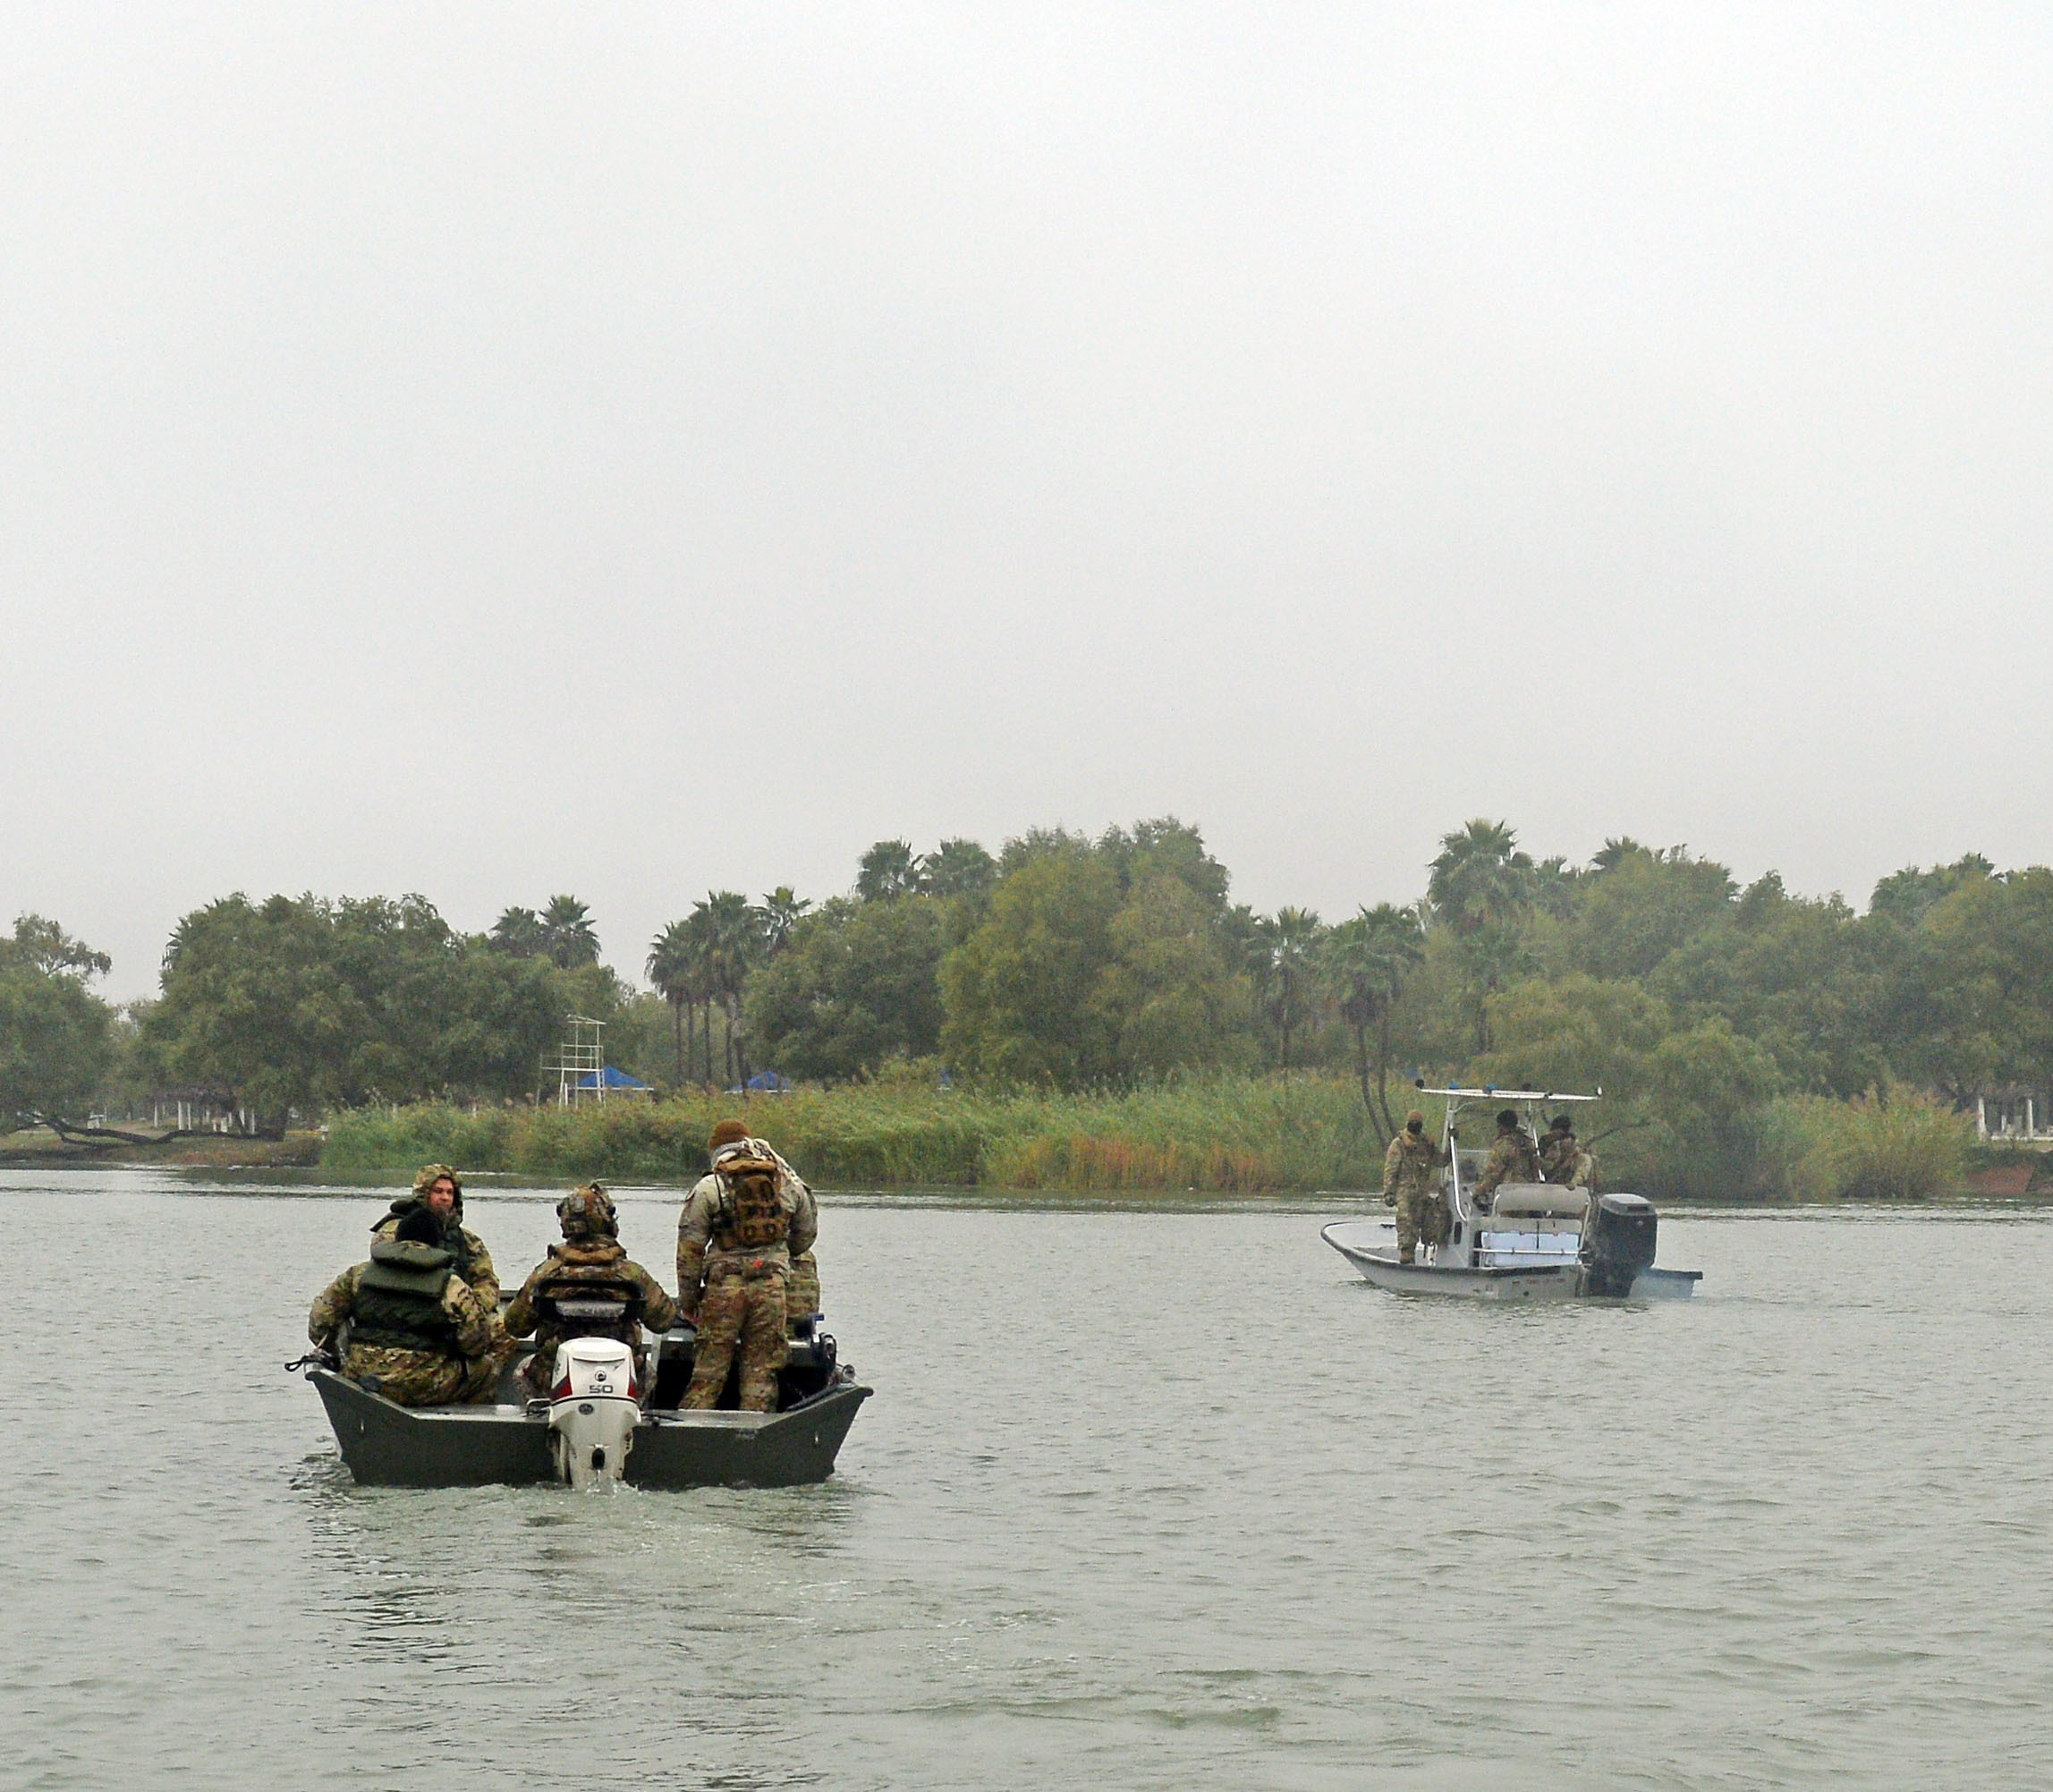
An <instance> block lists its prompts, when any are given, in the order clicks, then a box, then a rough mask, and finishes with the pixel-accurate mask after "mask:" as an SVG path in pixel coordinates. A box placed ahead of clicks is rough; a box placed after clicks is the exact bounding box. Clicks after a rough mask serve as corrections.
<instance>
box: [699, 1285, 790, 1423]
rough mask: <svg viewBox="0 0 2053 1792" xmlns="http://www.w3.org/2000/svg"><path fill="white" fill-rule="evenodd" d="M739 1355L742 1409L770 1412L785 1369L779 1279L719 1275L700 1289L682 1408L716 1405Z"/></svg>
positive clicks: (782, 1291) (783, 1305)
mask: <svg viewBox="0 0 2053 1792" xmlns="http://www.w3.org/2000/svg"><path fill="white" fill-rule="evenodd" d="M737 1344H739V1345H740V1346H741V1351H742V1411H743V1412H744V1413H769V1412H774V1411H776V1404H777V1371H778V1370H780V1369H782V1368H783V1367H784V1366H785V1278H783V1277H782V1276H779V1275H770V1276H762V1277H759V1278H752V1279H751V1278H746V1277H742V1276H723V1277H722V1278H720V1279H719V1280H718V1281H717V1282H708V1283H707V1285H706V1297H705V1298H704V1299H703V1300H702V1301H700V1303H699V1344H698V1353H697V1356H696V1358H695V1360H694V1361H693V1363H692V1364H691V1387H690V1388H688V1389H686V1390H685V1393H684V1404H685V1406H688V1407H690V1406H696V1407H700V1408H701V1409H703V1408H707V1407H710V1406H716V1405H717V1404H718V1402H719V1398H720V1390H721V1389H723V1388H725V1386H726V1385H727V1368H728V1365H729V1364H730V1363H732V1362H733V1361H734V1347H735V1346H736V1345H737Z"/></svg>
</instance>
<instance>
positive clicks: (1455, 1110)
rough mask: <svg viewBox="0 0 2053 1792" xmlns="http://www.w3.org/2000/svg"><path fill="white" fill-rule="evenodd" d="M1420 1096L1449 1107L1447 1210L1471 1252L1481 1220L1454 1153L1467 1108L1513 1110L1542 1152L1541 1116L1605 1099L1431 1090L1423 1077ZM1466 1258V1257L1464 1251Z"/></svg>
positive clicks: (1444, 1122)
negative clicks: (1568, 1104) (1481, 1106)
mask: <svg viewBox="0 0 2053 1792" xmlns="http://www.w3.org/2000/svg"><path fill="white" fill-rule="evenodd" d="M1412 1087H1413V1088H1414V1089H1416V1090H1417V1091H1419V1093H1420V1094H1421V1095H1438V1097H1440V1099H1441V1100H1444V1101H1445V1102H1446V1111H1445V1113H1444V1114H1443V1115H1442V1117H1441V1120H1440V1143H1441V1145H1442V1146H1443V1147H1444V1148H1445V1149H1446V1154H1447V1208H1448V1210H1449V1212H1450V1213H1451V1215H1452V1216H1453V1219H1454V1220H1455V1225H1456V1226H1457V1227H1459V1228H1460V1232H1459V1234H1458V1235H1457V1237H1458V1240H1459V1244H1461V1245H1463V1246H1465V1247H1466V1248H1467V1249H1470V1250H1472V1249H1473V1244H1474V1240H1473V1228H1474V1227H1475V1224H1476V1221H1477V1219H1478V1218H1479V1216H1478V1215H1477V1214H1476V1213H1475V1212H1474V1211H1473V1210H1472V1204H1471V1202H1469V1200H1468V1192H1467V1190H1466V1189H1465V1188H1463V1185H1462V1158H1461V1153H1460V1152H1459V1151H1456V1150H1455V1121H1456V1119H1458V1118H1459V1117H1460V1116H1461V1114H1462V1112H1463V1109H1464V1108H1472V1107H1475V1106H1476V1105H1477V1104H1478V1103H1487V1104H1489V1106H1490V1107H1492V1108H1512V1109H1513V1110H1514V1111H1515V1112H1516V1113H1517V1115H1518V1117H1519V1124H1520V1125H1521V1126H1522V1128H1523V1130H1524V1133H1525V1135H1526V1137H1527V1138H1528V1139H1530V1140H1531V1142H1532V1147H1533V1149H1534V1151H1538V1150H1539V1149H1540V1114H1541V1113H1542V1111H1543V1110H1545V1109H1547V1108H1554V1107H1558V1106H1560V1105H1561V1104H1562V1103H1564V1102H1571V1101H1598V1100H1602V1099H1603V1095H1604V1091H1602V1090H1601V1089H1599V1091H1597V1092H1596V1094H1594V1095H1571V1094H1568V1093H1566V1092H1565V1091H1562V1090H1558V1089H1494V1088H1491V1087H1489V1086H1488V1085H1487V1084H1486V1085H1485V1086H1484V1087H1482V1088H1480V1089H1429V1088H1428V1087H1427V1086H1426V1080H1425V1078H1424V1077H1422V1076H1421V1078H1419V1079H1418V1081H1417V1082H1415V1083H1413V1084H1412ZM1463 1254H1465V1251H1464V1252H1463Z"/></svg>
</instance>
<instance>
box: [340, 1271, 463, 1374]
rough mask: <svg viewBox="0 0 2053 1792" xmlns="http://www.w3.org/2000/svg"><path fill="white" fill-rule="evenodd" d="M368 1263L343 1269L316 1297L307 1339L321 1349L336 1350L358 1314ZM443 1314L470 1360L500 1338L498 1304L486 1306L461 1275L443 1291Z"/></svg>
mask: <svg viewBox="0 0 2053 1792" xmlns="http://www.w3.org/2000/svg"><path fill="white" fill-rule="evenodd" d="M369 1268H370V1265H369V1263H356V1264H352V1266H351V1267H350V1268H348V1269H346V1270H344V1271H343V1272H342V1274H341V1275H339V1276H337V1277H336V1278H335V1280H334V1281H332V1282H330V1283H329V1284H328V1285H327V1287H325V1288H323V1289H322V1290H321V1291H320V1293H319V1294H318V1295H316V1296H315V1297H314V1305H313V1311H312V1312H310V1313H309V1314H308V1315H307V1337H308V1338H309V1340H310V1342H311V1343H313V1344H314V1345H315V1346H317V1347H318V1348H319V1349H322V1350H332V1349H334V1348H335V1331H336V1329H338V1328H339V1327H340V1326H341V1324H342V1322H343V1321H344V1320H345V1319H349V1318H351V1317H352V1316H353V1315H354V1313H355V1312H356V1297H357V1284H358V1283H359V1282H361V1281H362V1279H363V1272H364V1271H365V1270H368V1269H369ZM442 1311H443V1312H444V1313H445V1314H446V1315H447V1316H448V1320H449V1322H450V1324H451V1325H452V1326H454V1328H455V1332H456V1348H457V1349H458V1350H459V1351H460V1352H462V1355H464V1356H466V1357H468V1358H472V1359H475V1358H478V1357H481V1356H485V1355H488V1354H489V1353H490V1352H491V1351H492V1350H494V1349H495V1348H496V1347H497V1346H498V1343H499V1338H500V1336H501V1334H500V1331H499V1314H498V1307H497V1304H496V1303H495V1304H493V1305H491V1306H487V1305H486V1304H485V1303H484V1301H483V1300H482V1299H481V1298H480V1297H479V1295H478V1292H477V1290H476V1289H474V1288H472V1287H471V1285H470V1284H469V1283H468V1282H466V1281H465V1280H464V1279H463V1278H462V1277H461V1276H451V1277H450V1278H449V1279H448V1281H447V1282H446V1283H445V1284H444V1286H443V1289H442Z"/></svg>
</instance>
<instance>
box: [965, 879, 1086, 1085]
mask: <svg viewBox="0 0 2053 1792" xmlns="http://www.w3.org/2000/svg"><path fill="white" fill-rule="evenodd" d="M1122 899H1123V892H1122V891H1121V888H1120V882H1119V877H1118V873H1117V872H1116V870H1115V869H1114V867H1113V866H1112V865H1111V864H1110V863H1108V862H1107V859H1106V857H1105V856H1104V855H1103V854H1098V853H1094V852H1092V851H1091V850H1090V847H1089V846H1087V845H1083V844H1082V842H1079V841H1075V840H1073V839H1066V838H1065V839H1063V840H1061V841H1060V842H1059V843H1051V844H1049V845H1047V846H1045V847H1044V848H1042V849H1041V850H1039V851H1036V852H1033V853H1031V854H1023V855H1022V856H1021V858H1020V859H1019V860H1018V862H1017V865H1016V869H1013V870H1010V871H1007V873H1006V875H1005V877H1003V878H1002V879H1000V880H999V882H998V885H997V888H996V889H994V890H993V891H992V892H991V905H990V912H989V913H988V915H987V917H986V918H985V920H984V921H983V922H982V923H981V924H980V926H979V927H978V928H977V929H976V930H975V931H974V932H973V933H971V935H970V937H969V938H967V939H966V940H964V941H963V943H962V944H961V945H960V946H958V947H955V948H954V950H953V951H951V952H950V953H949V954H948V955H947V956H946V958H945V959H944V960H943V961H942V964H941V991H942V1001H943V1009H944V1012H945V1013H946V1016H947V1019H946V1023H945V1025H944V1026H943V1029H942V1035H941V1042H942V1049H943V1051H944V1052H945V1053H946V1056H947V1057H948V1058H949V1060H950V1061H951V1062H952V1063H953V1064H954V1065H955V1066H957V1067H958V1068H960V1069H963V1070H964V1071H967V1072H970V1073H971V1074H983V1075H988V1076H996V1077H1001V1078H1006V1079H1010V1080H1014V1081H1018V1082H1023V1083H1054V1084H1056V1086H1058V1087H1062V1088H1075V1087H1078V1086H1080V1085H1082V1084H1086V1083H1096V1082H1100V1081H1104V1080H1107V1079H1109V1078H1111V1077H1114V1076H1115V1075H1116V1074H1117V1072H1118V1035H1117V1030H1116V1023H1115V1021H1114V1019H1113V1017H1112V1015H1110V1013H1109V1012H1108V1011H1107V1006H1106V1005H1105V1004H1104V1003H1102V1002H1101V1001H1099V999H1098V995H1099V988H1098V986H1099V978H1100V976H1101V975H1102V973H1103V972H1104V971H1105V969H1106V967H1107V965H1108V964H1111V962H1112V957H1113V938H1112V922H1113V919H1114V917H1115V916H1116V915H1117V914H1118V913H1119V910H1120V907H1121V904H1122Z"/></svg>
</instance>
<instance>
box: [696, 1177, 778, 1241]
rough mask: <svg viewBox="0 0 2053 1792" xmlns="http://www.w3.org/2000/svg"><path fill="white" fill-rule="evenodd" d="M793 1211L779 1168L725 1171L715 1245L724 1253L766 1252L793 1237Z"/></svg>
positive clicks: (716, 1208) (717, 1206)
mask: <svg viewBox="0 0 2053 1792" xmlns="http://www.w3.org/2000/svg"><path fill="white" fill-rule="evenodd" d="M791 1230H792V1216H791V1210H790V1209H789V1208H787V1207H786V1206H785V1202H784V1198H783V1196H782V1195H780V1194H779V1193H778V1192H777V1173H776V1169H775V1168H768V1169H755V1168H750V1169H742V1170H723V1171H721V1172H720V1197H719V1200H718V1201H717V1202H716V1204H715V1206H714V1210H713V1242H714V1244H716V1245H717V1246H718V1247H719V1248H720V1249H721V1250H723V1251H764V1250H768V1249H770V1248H771V1247H772V1246H774V1245H777V1244H783V1243H784V1242H785V1240H786V1239H787V1238H789V1237H790V1236H791Z"/></svg>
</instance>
